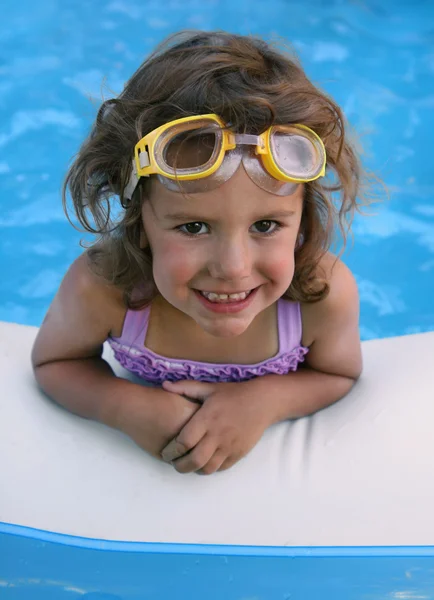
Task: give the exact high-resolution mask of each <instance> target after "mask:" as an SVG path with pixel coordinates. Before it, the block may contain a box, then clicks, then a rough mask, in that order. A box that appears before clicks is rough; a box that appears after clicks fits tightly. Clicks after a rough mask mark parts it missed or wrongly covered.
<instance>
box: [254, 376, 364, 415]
mask: <svg viewBox="0 0 434 600" xmlns="http://www.w3.org/2000/svg"><path fill="white" fill-rule="evenodd" d="M246 383H248V384H250V385H255V386H262V387H263V391H264V398H265V400H264V401H265V402H266V403H267V405H269V407H270V424H272V423H277V422H279V421H284V420H286V419H298V418H301V417H306V416H308V415H311V414H313V413H315V412H317V411H318V410H321V409H322V408H326V407H327V406H330V405H331V404H334V403H335V402H337V401H338V400H340V399H341V398H343V397H344V396H345V395H346V394H347V393H348V392H349V391H350V390H351V388H352V387H353V385H354V383H355V380H354V379H352V378H350V377H343V376H341V375H330V374H328V373H322V372H320V371H315V370H314V369H309V368H302V369H300V370H298V371H295V372H293V373H288V374H286V375H264V376H263V377H257V378H256V379H252V380H250V381H249V382H246Z"/></svg>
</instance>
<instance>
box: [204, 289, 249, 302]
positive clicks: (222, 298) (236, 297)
mask: <svg viewBox="0 0 434 600" xmlns="http://www.w3.org/2000/svg"><path fill="white" fill-rule="evenodd" d="M250 292H251V290H250V291H249V292H240V293H239V294H216V293H215V292H200V293H201V294H202V296H205V298H207V300H209V301H210V302H227V301H228V300H229V302H231V301H233V302H240V301H241V300H245V299H246V298H247V296H248V295H249V294H250Z"/></svg>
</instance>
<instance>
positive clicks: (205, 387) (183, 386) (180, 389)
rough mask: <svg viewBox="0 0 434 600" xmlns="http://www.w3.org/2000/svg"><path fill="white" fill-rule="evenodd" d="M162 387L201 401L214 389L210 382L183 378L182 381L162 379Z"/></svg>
mask: <svg viewBox="0 0 434 600" xmlns="http://www.w3.org/2000/svg"><path fill="white" fill-rule="evenodd" d="M162 387H163V388H164V389H165V390H166V391H167V392H172V393H175V394H179V395H180V396H187V397H188V398H193V399H195V400H201V401H203V400H205V398H206V397H207V396H209V395H210V394H211V392H212V391H213V389H214V388H213V386H212V384H210V383H206V382H204V381H191V380H189V379H185V380H184V381H164V382H163V384H162Z"/></svg>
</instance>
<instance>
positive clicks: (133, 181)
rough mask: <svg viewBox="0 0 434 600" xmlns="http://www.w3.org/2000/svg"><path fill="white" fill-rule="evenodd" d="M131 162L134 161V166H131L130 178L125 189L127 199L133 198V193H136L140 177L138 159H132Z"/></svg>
mask: <svg viewBox="0 0 434 600" xmlns="http://www.w3.org/2000/svg"><path fill="white" fill-rule="evenodd" d="M131 163H132V168H131V175H130V179H129V181H128V183H127V185H126V186H125V189H124V197H125V198H126V199H127V200H131V198H132V197H133V194H134V190H135V189H136V187H137V184H138V183H139V177H137V169H136V161H135V159H134V158H133V160H132V161H131Z"/></svg>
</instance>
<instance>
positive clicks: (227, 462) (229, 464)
mask: <svg viewBox="0 0 434 600" xmlns="http://www.w3.org/2000/svg"><path fill="white" fill-rule="evenodd" d="M242 458H243V457H242V456H241V455H236V454H235V455H231V456H229V457H228V458H226V460H225V461H224V462H223V463H222V464H221V465H220V467H219V471H227V470H228V469H230V468H231V467H233V466H234V464H235V463H237V462H238V461H239V460H241V459H242Z"/></svg>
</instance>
